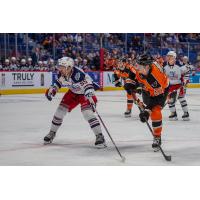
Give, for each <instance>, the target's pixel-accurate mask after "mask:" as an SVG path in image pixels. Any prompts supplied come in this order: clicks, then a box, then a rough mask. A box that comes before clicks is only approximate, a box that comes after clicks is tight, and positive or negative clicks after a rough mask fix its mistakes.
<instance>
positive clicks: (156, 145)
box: [152, 137, 161, 152]
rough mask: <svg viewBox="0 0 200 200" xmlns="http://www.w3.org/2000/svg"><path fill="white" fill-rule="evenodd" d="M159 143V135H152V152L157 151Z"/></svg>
mask: <svg viewBox="0 0 200 200" xmlns="http://www.w3.org/2000/svg"><path fill="white" fill-rule="evenodd" d="M160 145H161V137H154V139H153V144H152V148H153V150H154V152H157V151H159V146H160Z"/></svg>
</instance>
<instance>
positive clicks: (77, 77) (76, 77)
mask: <svg viewBox="0 0 200 200" xmlns="http://www.w3.org/2000/svg"><path fill="white" fill-rule="evenodd" d="M80 77H81V75H80V72H78V73H76V75H75V79H76V80H77V81H78V80H79V79H80Z"/></svg>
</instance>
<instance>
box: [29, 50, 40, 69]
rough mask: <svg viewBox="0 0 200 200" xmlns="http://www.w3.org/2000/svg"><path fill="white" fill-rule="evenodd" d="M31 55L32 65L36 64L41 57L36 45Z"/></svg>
mask: <svg viewBox="0 0 200 200" xmlns="http://www.w3.org/2000/svg"><path fill="white" fill-rule="evenodd" d="M31 57H32V61H33V65H36V64H37V63H38V61H39V60H40V58H41V55H40V49H39V48H38V47H36V48H35V50H34V51H33V54H32V56H31Z"/></svg>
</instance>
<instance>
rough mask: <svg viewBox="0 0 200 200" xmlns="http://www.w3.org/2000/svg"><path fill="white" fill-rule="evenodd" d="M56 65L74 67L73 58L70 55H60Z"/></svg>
mask: <svg viewBox="0 0 200 200" xmlns="http://www.w3.org/2000/svg"><path fill="white" fill-rule="evenodd" d="M58 65H59V66H64V67H66V68H67V67H71V68H73V67H74V60H73V59H72V58H70V57H62V58H60V59H58Z"/></svg>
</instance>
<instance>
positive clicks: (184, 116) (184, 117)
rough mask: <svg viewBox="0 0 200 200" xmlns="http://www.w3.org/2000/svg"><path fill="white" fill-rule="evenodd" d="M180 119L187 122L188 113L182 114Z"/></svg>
mask: <svg viewBox="0 0 200 200" xmlns="http://www.w3.org/2000/svg"><path fill="white" fill-rule="evenodd" d="M182 119H183V120H184V121H189V120H190V118H189V113H188V112H184V114H183V116H182Z"/></svg>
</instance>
